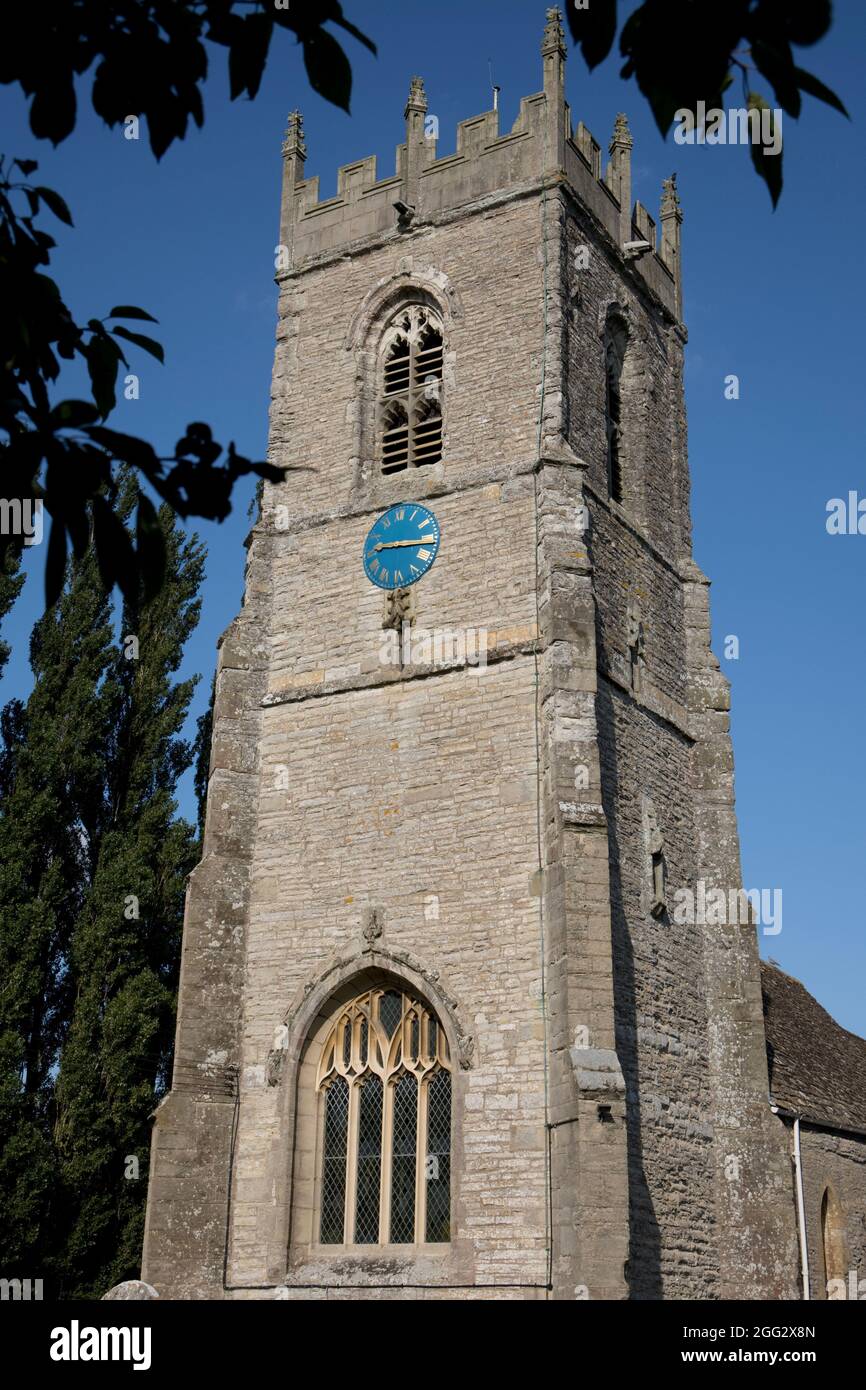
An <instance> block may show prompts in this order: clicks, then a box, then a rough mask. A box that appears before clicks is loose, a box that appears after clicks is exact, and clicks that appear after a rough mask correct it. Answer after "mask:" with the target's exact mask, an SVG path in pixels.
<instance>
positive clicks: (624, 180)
mask: <svg viewBox="0 0 866 1390" xmlns="http://www.w3.org/2000/svg"><path fill="white" fill-rule="evenodd" d="M542 60H543V78H544V86H543V90H542V91H540V92H537V93H535V94H534V95H532V96H528V97H524V98H523V99H522V100H521V102H520V109H519V111H518V115H517V119H516V120H515V122H514V124H513V126H512V127H511V129H510V130H508V131H505V132H500V129H499V112H498V111H496V110H491V111H484V112H482V113H481V114H480V115H477V116H471V117H469V118H468V119H467V120H464V121H461V122H460V123H459V125H458V127H457V141H456V149H455V152H454V153H453V154H450V155H443V156H439V155H438V154H437V138H436V137H437V133H438V123H437V122H436V120H435V117H433V116H431V115H430V114H429V112H428V97H427V93H426V92H425V89H424V83H423V80H422V79H421V78H420V77H413V78H412V80H411V84H410V88H409V95H408V98H407V102H406V107H405V111H404V120H405V139H404V141H403V142H402V143H401V144H400V145H398V146H397V151H396V159H395V168H394V173H393V174H391V175H388V176H387V177H385V178H379V177H378V174H377V168H376V159H375V156H373V155H371V156H370V157H369V158H366V159H360V160H356V161H354V162H353V163H351V164H345V165H343V166H342V167H341V168H340V169H339V171H338V175H337V192H336V194H335V196H334V197H332V198H327V199H325V200H323V201H320V199H319V180H318V178H317V177H313V178H306V177H305V176H304V159H305V156H306V149H305V147H304V141H303V129H302V126H301V120H300V116H299V115H298V113H294V114H293V116H292V117H291V118H290V124H289V131H288V133H287V137H286V142H285V144H284V146H283V152H284V184H283V200H282V215H281V230H280V243H281V245H282V246H284V247H285V248H286V253H284V255H283V257H282V261H281V264H282V265H283V266H284V267H285V268H286V270H288V271H289V273H291V272H292V271H297V270H298V269H300V268H302V267H303V266H304V265H305V264H307V263H309V262H311V261H315V260H318V259H319V258H320V257H322V256H328V255H331V254H343V253H345V252H347V251H348V252H352V251H354V250H356V249H359V250H360V249H361V248H363V247H364V246H365V245H368V244H370V243H371V242H377V241H381V240H384V239H389V238H397V237H401V236H406V235H411V234H412V233H413V232H414V231H415V230H417V229H418V228H420V227H423V226H424V225H425V224H429V223H431V222H436V221H441V220H442V219H443V218H448V217H450V216H453V215H460V214H461V213H463V212H468V211H470V210H471V208H472V205H473V204H477V203H479V202H482V201H489V200H492V199H493V200H495V199H496V198H497V197H499V198H502V199H507V198H509V197H511V198H513V197H521V196H527V195H528V194H531V193H532V192H533V191H535V190H539V191H540V190H541V189H542V188H543V187H545V186H550V185H551V184H552V183H555V184H559V185H560V186H562V187H564V188H565V189H566V190H569V191H570V192H571V193H572V195H573V196H574V197H575V198H576V199H577V201H578V202H579V203H580V204H582V205H583V207H584V208H585V209H586V210H587V211H588V212H589V213H590V214H591V216H592V218H594V219H595V221H596V222H597V223H598V224H600V226H601V227H602V228H603V230H604V232H605V233H606V234H607V236H608V237H609V238H610V239H611V241H612V242H613V243H614V245H615V246H616V247H618V248H619V250H620V252H621V253H622V254H623V256H624V258H625V259H627V260H629V261H631V262H632V263H633V269H634V270H635V272H636V273H637V274H638V275H640V276H641V277H642V278H643V279H644V280H645V281H646V283H647V285H648V286H649V288H650V289H651V290H652V291H653V292H654V293H655V294H656V295H657V296H658V298H659V299H660V300H661V301H662V303H663V304H664V305H665V307H666V308H667V309H668V310H669V311H670V312H671V314H673V315H674V316H675V317H677V318H680V317H681V303H682V294H681V284H680V233H679V225H680V222H681V221H682V213H681V211H680V207H679V201H678V199H677V197H676V187H675V182H673V181H671V180H666V182H665V186H664V197H663V204H662V208H661V211H660V221H661V226H662V236H661V239H659V237H658V235H657V230H656V221H655V220H654V218H653V217H652V216H651V215H650V213H649V212H648V210H647V208H646V207H645V206H644V205H643V204H642V203H640V202H634V203H632V179H631V163H632V136H631V133H630V131H629V129H628V122H627V120H626V117H625V115H623V114H620V115H618V116H617V117H616V122H615V125H614V129H613V134H612V137H611V140H610V143H609V153H610V161H609V163H607V165H606V166H605V167H604V168H603V167H602V158H601V146H600V144H599V142H598V141H597V140H596V139H595V138H594V136H593V135H592V133H591V132H590V131H589V130H587V128H586V126H585V125H584V124H583V122H582V121H581V122H578V124H577V125H576V126H573V125H572V119H571V112H570V109H569V106H568V103H567V102H566V100H565V62H566V46H565V38H564V33H563V28H562V17H561V14H560V12H559V10H557V9H550V10H548V12H547V23H546V27H545V30H544V36H543V40H542ZM671 189H673V192H671ZM642 243H647V245H642Z"/></svg>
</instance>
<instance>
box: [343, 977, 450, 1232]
mask: <svg viewBox="0 0 866 1390" xmlns="http://www.w3.org/2000/svg"><path fill="white" fill-rule="evenodd" d="M317 1089H318V1091H319V1093H320V1098H321V1104H322V1121H321V1155H320V1162H319V1181H320V1217H319V1239H320V1241H321V1243H322V1245H342V1246H346V1245H357V1246H363V1245H389V1244H390V1245H413V1244H419V1243H428V1244H442V1243H443V1242H445V1241H448V1240H450V1238H451V1220H450V1217H451V1059H450V1056H449V1052H448V1042H447V1039H446V1036H445V1031H444V1029H443V1028H442V1027H440V1025H439V1024H438V1022H437V1020H436V1018H435V1016H434V1015H433V1014H432V1013H431V1012H430V1011H429V1009H428V1008H427V1007H426V1005H424V1004H422V1003H421V1001H420V1000H418V999H415V998H414V997H413V996H412V995H409V994H406V993H404V992H402V991H400V990H397V989H375V990H370V991H369V992H368V993H366V994H362V995H359V996H358V997H357V998H356V999H353V1000H352V1002H351V1003H350V1004H347V1005H345V1006H344V1007H343V1008H342V1009H341V1010H340V1013H339V1015H338V1016H337V1018H336V1019H335V1020H334V1023H333V1025H332V1027H331V1029H330V1031H329V1033H328V1036H327V1040H326V1042H325V1046H324V1048H323V1051H322V1055H321V1058H320V1061H319V1068H318V1076H317Z"/></svg>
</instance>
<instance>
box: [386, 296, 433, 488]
mask: <svg viewBox="0 0 866 1390" xmlns="http://www.w3.org/2000/svg"><path fill="white" fill-rule="evenodd" d="M443 351H444V342H443V335H442V321H441V319H440V318H439V317H438V315H437V314H436V313H435V312H434V311H433V310H432V309H431V308H429V307H428V306H427V305H424V304H409V305H407V306H406V307H405V308H403V309H401V310H400V311H399V313H397V314H396V315H395V316H394V318H393V319H392V320H391V322H390V323H389V325H388V327H387V328H386V330H385V335H384V337H383V340H382V351H381V362H380V385H379V412H378V418H379V447H380V464H381V468H382V472H383V473H385V474H388V473H399V472H402V471H403V470H404V469H407V468H424V467H427V466H429V465H430V464H432V463H438V462H439V460H440V459H441V457H442V410H443V401H442V370H443Z"/></svg>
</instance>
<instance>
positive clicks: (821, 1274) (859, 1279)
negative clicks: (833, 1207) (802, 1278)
mask: <svg viewBox="0 0 866 1390" xmlns="http://www.w3.org/2000/svg"><path fill="white" fill-rule="evenodd" d="M786 1132H787V1134H788V1137H789V1139H790V1126H787V1127H786ZM800 1154H801V1158H802V1164H803V1190H804V1196H805V1207H806V1238H807V1244H808V1250H809V1283H810V1287H811V1291H812V1297H813V1298H820V1299H824V1298H826V1297H827V1279H828V1277H831V1278H838V1277H844V1279H845V1284H846V1289H845V1297H846V1298H849V1299H850V1298H851V1297H852V1295H853V1291H854V1289H855V1288H856V1290H857V1292H856V1298H857V1301H858V1302H862V1301H863V1300H864V1299H866V1215H864V1213H866V1136H860V1135H856V1134H842V1133H833V1132H832V1131H830V1130H825V1129H818V1128H817V1127H813V1126H810V1125H802V1126H801V1128H800ZM828 1187H829V1188H830V1189H831V1190H832V1193H833V1194H835V1198H836V1202H837V1203H838V1209H839V1211H840V1213H841V1223H840V1236H841V1238H840V1239H839V1243H838V1251H839V1254H838V1256H837V1259H838V1261H839V1268H838V1269H834V1268H833V1267H832V1258H831V1269H830V1272H829V1275H828V1270H827V1263H826V1262H825V1254H824V1237H823V1230H822V1220H821V1212H822V1203H823V1199H824V1194H825V1192H826V1191H827V1189H828ZM842 1266H844V1273H843V1271H842ZM851 1271H853V1273H854V1278H853V1281H852V1280H851ZM861 1284H862V1287H861ZM833 1292H834V1294H836V1295H838V1290H836V1289H834V1290H833Z"/></svg>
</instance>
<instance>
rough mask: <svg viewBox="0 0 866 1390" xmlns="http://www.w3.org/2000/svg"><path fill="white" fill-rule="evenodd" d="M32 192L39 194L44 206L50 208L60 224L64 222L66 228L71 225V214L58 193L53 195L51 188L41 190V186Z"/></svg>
mask: <svg viewBox="0 0 866 1390" xmlns="http://www.w3.org/2000/svg"><path fill="white" fill-rule="evenodd" d="M33 191H34V193H38V194H39V197H40V198H41V199H42V201H43V203H44V204H45V206H46V207H47V208H50V210H51V211H52V212H53V213H54V216H55V217H57V218H59V219H60V221H61V222H65V223H66V225H67V227H71V226H72V225H73V222H72V213H71V212H70V211H69V208H68V207H67V206H66V204H65V202H64V201H63V199H62V198H61V196H60V194H59V193H55V191H54V189H53V188H43V187H42V186H41V185H40V186H39V187H38V188H35V189H34V190H33Z"/></svg>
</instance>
